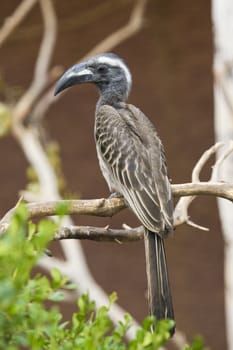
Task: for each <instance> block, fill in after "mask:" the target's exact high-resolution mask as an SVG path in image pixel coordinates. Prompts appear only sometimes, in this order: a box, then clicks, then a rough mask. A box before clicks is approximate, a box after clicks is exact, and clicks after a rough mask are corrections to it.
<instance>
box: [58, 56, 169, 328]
mask: <svg viewBox="0 0 233 350" xmlns="http://www.w3.org/2000/svg"><path fill="white" fill-rule="evenodd" d="M80 83H94V84H96V85H97V87H98V89H99V91H100V98H99V100H98V103H97V106H96V112H95V140H96V148H97V155H98V159H99V163H100V168H101V170H102V173H103V176H104V177H105V179H106V181H107V183H108V186H109V189H110V191H111V192H116V193H118V194H120V195H122V196H123V197H124V199H125V200H126V202H127V203H128V205H129V207H130V208H131V209H132V210H133V212H134V213H135V214H136V215H137V217H138V219H139V220H140V221H141V223H142V224H143V226H144V227H145V252H146V268H147V279H148V294H149V308H150V313H151V314H152V315H154V316H155V317H156V318H157V319H163V318H170V319H174V313H173V305H172V298H171V292H170V286H169V280H168V272H167V264H166V256H165V250H164V238H165V237H166V236H167V235H168V234H170V233H172V232H173V200H172V192H171V186H170V182H169V179H168V175H167V167H166V160H165V156H164V149H163V145H162V143H161V141H160V139H159V137H158V135H157V132H156V130H155V128H154V126H153V124H152V123H151V122H150V120H149V119H148V118H147V117H146V116H145V115H144V114H143V113H142V112H141V111H140V110H139V109H138V108H136V107H135V106H133V105H131V104H127V103H126V100H127V97H128V95H129V92H130V88H131V83H132V80H131V74H130V72H129V69H128V67H127V66H126V64H125V63H124V61H123V60H122V59H121V58H119V57H118V56H116V55H115V54H112V53H105V54H101V55H97V56H95V57H92V58H90V59H89V60H87V61H86V62H83V63H80V64H76V65H74V66H73V67H71V68H70V69H68V70H67V71H66V72H65V73H64V74H63V76H62V77H61V79H60V80H59V82H58V84H57V86H56V90H55V95H56V94H58V93H59V92H61V91H62V90H64V89H66V88H68V87H70V86H72V85H75V84H80ZM173 332H174V329H173V330H172V331H171V333H173Z"/></svg>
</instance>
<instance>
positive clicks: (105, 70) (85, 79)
mask: <svg viewBox="0 0 233 350" xmlns="http://www.w3.org/2000/svg"><path fill="white" fill-rule="evenodd" d="M82 83H94V84H96V85H97V86H98V88H99V90H100V92H101V95H102V96H103V97H106V98H111V96H112V97H113V96H116V97H119V99H121V100H125V99H126V98H127V97H128V94H129V92H130V88H131V84H132V79H131V74H130V71H129V69H128V67H127V66H126V64H125V63H124V61H123V60H122V59H121V58H120V57H118V56H117V55H115V54H113V53H105V54H101V55H97V56H94V57H92V58H90V59H88V60H87V61H85V62H82V63H79V64H75V65H74V66H73V67H71V68H69V69H68V70H67V71H66V72H65V73H64V74H63V76H62V77H61V78H60V80H59V81H58V83H57V86H56V88H55V95H57V94H58V93H59V92H61V91H62V90H64V89H67V88H68V87H70V86H73V85H76V84H82Z"/></svg>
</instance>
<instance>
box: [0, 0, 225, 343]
mask: <svg viewBox="0 0 233 350" xmlns="http://www.w3.org/2000/svg"><path fill="white" fill-rule="evenodd" d="M19 3H20V1H16V0H14V1H13V0H8V1H1V2H0V21H1V24H2V23H3V20H4V18H5V17H6V16H9V15H10V14H11V13H12V11H13V10H14V8H15V6H16V5H17V4H19ZM54 3H55V7H56V11H57V15H58V19H59V35H58V41H57V45H56V50H55V55H54V58H53V64H62V65H63V66H64V67H65V68H68V67H69V66H70V65H71V64H74V63H75V62H76V61H77V60H79V59H80V57H82V56H83V55H84V54H86V53H87V52H88V51H89V50H90V49H91V48H92V46H94V45H95V44H96V43H98V42H99V41H100V40H101V39H103V38H104V37H105V36H107V35H108V34H110V33H111V32H112V31H114V30H116V29H117V28H119V27H120V26H121V25H123V24H125V22H126V21H127V19H128V15H129V13H130V9H131V8H132V4H133V1H131V0H127V1H126V0H125V1H122V0H121V1H117V2H116V1H113V0H111V1H110V0H105V1H100V0H99V1H97V0H89V1H85V2H84V1H75V0H69V1H58V0H56V1H55V2H54ZM210 5H211V4H210V1H202V0H196V1H185V0H173V1H168V0H154V1H152V0H151V1H149V3H148V6H147V10H146V14H145V23H144V27H143V29H142V30H141V31H140V32H139V33H138V34H137V35H135V36H133V37H132V38H130V39H129V40H127V41H125V42H124V43H122V44H121V45H119V46H118V47H116V48H115V50H114V52H115V53H117V54H119V55H120V56H122V57H123V58H124V59H125V60H126V62H127V63H128V65H129V67H130V69H131V71H132V75H133V89H132V93H131V96H130V102H131V103H133V104H135V105H137V106H138V107H140V109H142V110H143V111H144V112H145V114H147V115H148V116H149V117H150V118H151V120H152V121H153V122H154V123H155V125H156V127H157V129H158V131H159V134H160V136H161V138H162V140H163V143H164V146H165V150H166V156H167V162H168V165H169V172H170V176H171V178H172V182H173V183H183V182H188V181H189V180H190V177H191V171H192V168H193V166H194V164H195V162H196V161H197V159H198V158H199V157H200V155H201V154H202V152H203V151H204V150H205V149H206V148H208V147H209V146H210V145H212V144H213V143H214V135H213V93H212V83H213V82H212V56H213V47H212V41H213V39H212V26H211V8H210ZM41 33H42V25H41V18H40V11H39V7H38V5H37V6H35V8H34V9H33V11H32V12H31V13H30V14H29V15H28V17H27V18H26V19H25V21H24V22H23V24H22V25H21V26H20V27H19V28H18V29H17V30H16V32H14V33H13V34H12V35H11V37H10V38H9V40H8V41H7V42H6V43H5V44H4V46H3V47H2V48H1V55H0V72H1V75H2V76H3V77H4V79H5V80H6V81H7V83H8V84H12V85H14V86H20V87H22V88H26V87H27V86H28V84H29V82H30V79H31V77H32V72H33V66H34V62H35V58H36V56H37V52H38V44H39V41H40V38H41ZM96 99H97V92H96V90H95V89H94V87H92V86H85V85H84V86H81V87H80V86H79V87H75V88H73V89H71V90H70V91H69V93H67V94H66V95H64V97H62V98H61V99H60V100H59V102H58V103H57V104H55V105H54V106H53V107H52V108H51V109H50V111H49V113H48V115H47V120H46V121H47V124H48V129H49V132H50V134H51V136H52V137H53V138H54V139H55V140H57V141H58V142H59V144H60V147H61V156H62V160H63V170H64V173H65V176H66V179H67V183H68V188H69V190H70V191H71V192H75V193H79V194H80V196H81V197H82V198H85V199H87V198H99V197H103V196H108V189H107V186H106V184H105V181H104V179H103V178H102V176H101V173H100V171H99V167H98V161H97V158H96V152H95V145H94V138H93V126H94V110H95V103H96ZM0 159H1V167H0V215H1V216H2V215H3V214H4V213H5V212H6V210H7V209H9V208H10V207H12V206H13V205H14V204H15V202H16V200H17V196H18V191H19V190H20V189H22V188H24V187H25V183H26V181H27V180H26V176H25V167H26V166H27V163H26V161H25V158H24V155H23V154H22V152H21V150H20V149H19V147H18V145H17V144H16V143H15V141H14V139H13V138H12V137H10V136H8V137H7V138H5V139H1V140H0ZM207 174H208V172H207ZM204 178H205V174H204ZM191 214H192V219H193V220H194V221H195V222H197V223H199V224H201V225H204V226H207V227H209V228H210V231H209V232H204V231H199V230H197V229H194V228H190V227H187V226H185V225H183V226H180V227H178V228H177V230H176V232H175V236H174V237H173V238H171V239H169V240H168V241H167V242H166V245H167V257H168V264H169V273H170V279H171V285H172V291H173V299H174V305H175V313H176V320H177V327H178V328H179V329H180V330H182V331H183V332H185V333H186V334H187V336H188V338H189V339H191V338H192V336H194V335H196V334H201V335H203V337H204V338H205V341H206V344H207V345H209V346H210V347H211V349H215V350H217V349H218V350H219V349H224V348H226V343H225V321H224V298H223V241H222V235H221V229H220V224H219V218H218V214H217V208H216V201H215V199H214V198H199V199H197V200H196V201H195V202H194V203H193V205H192V207H191ZM75 222H76V223H77V224H88V225H99V226H103V225H105V224H108V223H110V224H111V226H112V227H120V226H121V224H122V222H127V223H128V224H130V225H137V224H138V223H137V221H136V219H135V217H134V216H133V215H132V214H131V213H130V212H129V211H128V210H126V211H124V212H122V213H120V214H118V215H117V216H116V217H114V218H112V219H102V218H75ZM83 247H84V249H85V253H86V256H87V258H88V262H89V264H90V268H91V271H92V273H93V275H94V276H95V278H96V280H97V281H98V283H99V284H100V285H102V286H103V287H104V288H105V290H106V291H107V292H108V293H110V292H112V291H113V290H116V291H117V293H118V296H119V302H120V304H121V305H122V306H123V307H125V308H126V309H127V310H128V311H129V312H130V313H132V315H133V316H135V318H136V319H137V320H139V321H141V320H142V319H143V318H144V317H145V315H146V314H147V303H146V299H145V294H146V279H145V262H144V247H143V242H138V243H128V244H122V245H119V244H114V243H105V244H104V243H91V242H85V243H83ZM77 273H78V268H77Z"/></svg>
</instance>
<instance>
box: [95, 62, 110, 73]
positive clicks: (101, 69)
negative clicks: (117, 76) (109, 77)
mask: <svg viewBox="0 0 233 350" xmlns="http://www.w3.org/2000/svg"><path fill="white" fill-rule="evenodd" d="M107 71H108V67H107V66H106V65H104V64H101V65H100V66H98V67H97V72H98V73H107Z"/></svg>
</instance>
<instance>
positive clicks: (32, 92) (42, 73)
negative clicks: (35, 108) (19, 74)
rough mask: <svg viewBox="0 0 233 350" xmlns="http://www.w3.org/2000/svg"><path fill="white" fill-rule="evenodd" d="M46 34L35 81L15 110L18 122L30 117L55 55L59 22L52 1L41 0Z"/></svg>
mask: <svg viewBox="0 0 233 350" xmlns="http://www.w3.org/2000/svg"><path fill="white" fill-rule="evenodd" d="M40 6H41V12H42V18H43V21H44V34H43V39H42V42H41V46H40V50H39V54H38V57H37V61H36V65H35V71H34V78H33V81H32V83H31V85H30V87H29V88H28V90H27V91H26V93H25V94H24V95H23V96H22V98H21V99H20V100H19V102H18V103H17V104H16V106H15V108H14V111H13V112H14V118H15V120H16V121H17V122H19V121H22V120H24V119H25V117H26V116H28V114H29V112H30V109H31V107H32V105H33V103H34V102H35V101H36V99H37V98H38V96H39V95H40V93H41V92H42V91H43V89H44V87H45V86H46V84H47V82H48V69H49V65H50V61H51V56H52V54H53V49H54V44H55V41H56V34H57V21H56V16H55V12H54V8H53V3H52V1H51V0H40Z"/></svg>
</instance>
